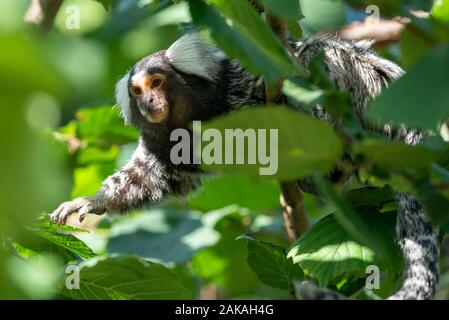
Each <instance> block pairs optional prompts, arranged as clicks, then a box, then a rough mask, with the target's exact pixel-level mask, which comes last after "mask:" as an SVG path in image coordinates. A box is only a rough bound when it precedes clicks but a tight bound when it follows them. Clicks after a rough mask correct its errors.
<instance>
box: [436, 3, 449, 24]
mask: <svg viewBox="0 0 449 320" xmlns="http://www.w3.org/2000/svg"><path fill="white" fill-rule="evenodd" d="M432 16H434V17H435V18H436V19H438V20H440V21H441V22H445V23H448V22H449V1H448V0H439V1H434V3H433V8H432Z"/></svg>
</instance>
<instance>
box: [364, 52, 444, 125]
mask: <svg viewBox="0 0 449 320" xmlns="http://www.w3.org/2000/svg"><path fill="white" fill-rule="evenodd" d="M448 60H449V47H447V46H446V47H438V48H435V49H434V50H432V51H431V52H430V53H429V54H428V55H426V57H425V58H424V59H422V60H421V61H420V62H419V63H418V64H417V65H416V66H414V67H413V68H412V69H411V70H410V71H409V72H408V73H407V74H406V75H405V76H403V77H402V78H401V79H399V80H397V81H396V82H394V83H392V84H391V86H390V87H389V88H388V90H385V91H384V92H383V94H382V95H381V96H379V97H378V98H377V99H375V100H374V101H373V103H372V105H371V106H370V107H369V108H368V111H367V116H368V118H369V119H371V120H372V121H374V122H376V123H393V124H394V125H397V126H399V125H401V124H405V125H406V126H408V127H417V128H422V129H430V130H437V129H438V127H439V126H440V125H441V124H442V123H443V122H444V121H445V120H447V118H448V117H449V91H448V90H447V88H449V64H448V63H447V61H448ZM430 75H431V80H430V78H429V77H430ZM417 88H419V90H417Z"/></svg>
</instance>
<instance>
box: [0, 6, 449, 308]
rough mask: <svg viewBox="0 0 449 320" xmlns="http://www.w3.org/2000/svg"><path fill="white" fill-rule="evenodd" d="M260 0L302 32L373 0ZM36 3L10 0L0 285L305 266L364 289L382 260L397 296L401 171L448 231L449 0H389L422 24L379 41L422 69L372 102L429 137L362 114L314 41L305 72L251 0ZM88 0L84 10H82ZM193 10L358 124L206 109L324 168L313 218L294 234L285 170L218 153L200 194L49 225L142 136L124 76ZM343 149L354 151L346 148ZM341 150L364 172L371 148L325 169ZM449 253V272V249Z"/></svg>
mask: <svg viewBox="0 0 449 320" xmlns="http://www.w3.org/2000/svg"><path fill="white" fill-rule="evenodd" d="M259 2H260V3H262V4H264V5H266V6H267V7H268V8H269V9H270V11H271V12H273V13H274V15H275V16H276V17H278V18H279V19H283V20H285V21H286V22H287V23H288V26H289V34H290V36H291V37H294V38H298V37H301V35H304V36H309V35H311V34H314V33H316V32H320V31H334V30H337V29H338V28H340V27H342V26H344V25H346V24H348V23H350V22H352V20H353V19H354V12H357V13H358V14H359V17H360V16H361V17H364V16H365V8H366V7H367V6H368V5H369V4H373V3H371V1H369V2H368V1H364V0H348V1H343V0H333V1H328V0H314V1H308V0H307V1H306V0H300V1H298V0H284V1H283V2H282V3H281V1H271V0H260V1H259ZM28 3H29V1H27V0H3V1H1V2H0V43H1V44H2V50H1V51H0V80H1V81H0V83H1V86H0V131H1V132H0V139H1V146H2V148H3V149H2V156H1V157H0V176H1V184H0V241H1V243H0V244H1V245H0V298H8V299H15V298H31V299H36V298H44V299H51V298H56V297H58V298H67V299H164V298H166V299H190V298H235V299H238V298H250V299H264V298H267V299H280V298H281V299H286V298H287V299H288V298H290V297H291V296H290V291H291V290H290V289H291V287H292V285H293V282H294V281H296V280H300V279H305V278H306V279H311V280H314V281H316V282H318V283H319V284H320V285H322V286H327V287H330V288H332V289H335V290H338V291H339V292H341V293H343V294H346V295H353V294H357V293H360V290H361V289H362V287H363V284H364V278H365V276H366V274H365V268H366V266H368V265H371V264H376V265H378V266H379V267H380V269H381V272H382V278H381V289H380V290H375V292H374V293H375V294H376V295H379V296H380V297H385V296H388V295H389V294H391V292H393V291H394V289H395V288H396V287H397V285H398V283H399V282H400V276H401V272H402V267H403V262H402V259H401V256H400V253H399V252H398V248H397V246H396V244H395V241H394V239H393V238H394V236H393V234H394V217H395V210H396V208H395V204H394V201H393V196H392V190H391V188H390V186H391V187H393V188H394V189H396V190H401V191H409V192H412V193H413V194H414V195H415V196H417V198H418V199H420V201H421V202H422V203H423V204H424V205H425V207H426V209H427V211H428V214H429V215H430V217H431V218H432V221H433V222H434V223H435V224H438V225H440V226H441V227H442V228H441V237H442V239H446V241H447V235H446V233H447V232H448V231H449V188H448V185H449V161H448V159H449V156H448V155H449V146H448V145H447V142H444V141H443V140H442V139H441V138H440V136H439V130H440V128H441V126H442V124H443V123H444V122H445V121H447V118H448V117H449V111H448V110H449V96H448V91H447V88H448V85H449V78H448V77H449V72H448V67H449V58H448V52H449V51H448V50H449V49H448V39H449V1H448V0H437V1H432V0H404V1H395V2H392V1H386V0H385V1H383V0H377V1H375V3H374V4H375V5H377V6H378V7H379V9H380V13H381V15H382V17H384V18H391V17H394V16H397V15H402V16H405V17H409V18H410V19H411V24H410V25H409V26H408V27H407V28H406V29H405V30H404V31H403V33H402V35H401V38H400V40H399V42H398V43H393V44H390V45H388V46H385V47H382V48H379V49H381V50H382V52H383V54H384V55H385V56H387V57H389V58H390V59H394V60H395V61H396V62H398V63H399V64H400V65H401V66H403V67H404V68H406V70H407V71H408V74H407V75H406V76H404V77H403V78H402V79H401V80H399V81H398V82H397V83H395V84H393V85H392V86H391V87H390V88H389V89H388V90H386V91H385V93H384V94H382V95H381V96H380V97H379V98H378V99H376V100H375V101H374V102H373V104H372V106H371V107H370V111H369V115H370V117H371V118H372V119H375V120H376V121H378V122H382V123H392V124H394V125H401V124H406V125H410V126H415V127H418V128H420V129H426V130H428V131H429V132H430V133H431V138H430V139H429V140H428V141H426V142H425V143H424V144H422V145H420V146H419V147H411V146H406V145H405V144H403V143H402V142H392V141H385V139H383V138H379V137H378V136H377V135H376V134H373V133H370V132H366V131H364V130H363V129H361V128H360V126H359V125H358V124H357V121H355V120H354V119H355V115H354V114H353V113H352V111H351V108H350V106H349V103H348V99H347V96H346V95H345V94H342V93H338V92H337V91H336V90H335V88H334V87H333V86H332V85H331V84H330V82H329V81H328V79H327V78H326V76H324V75H323V72H322V71H323V65H322V62H320V61H319V59H316V61H314V62H313V66H312V68H311V75H310V76H309V77H305V76H304V73H303V71H302V70H301V69H300V68H299V67H297V66H296V65H295V63H294V61H293V59H292V58H291V57H290V55H289V54H288V52H287V51H286V50H285V49H284V47H283V45H282V44H281V41H279V40H278V39H277V37H276V36H275V35H274V33H273V32H272V31H271V30H270V28H269V27H268V26H267V24H266V23H265V21H264V19H262V18H261V17H260V15H258V13H257V12H256V11H255V10H254V9H253V8H252V7H251V6H250V5H248V4H246V3H242V2H241V1H234V0H233V1H230V0H204V1H203V0H188V1H187V0H186V1H181V2H179V3H175V2H173V1H169V0H102V1H94V0H66V1H64V3H63V6H62V7H61V8H60V10H59V12H58V14H57V16H56V19H55V25H54V27H53V28H52V30H51V31H49V32H48V33H43V32H42V31H41V30H39V28H38V27H37V26H33V25H31V24H28V23H25V22H24V21H23V17H24V14H25V11H26V8H27V5H28ZM73 8H76V9H77V10H79V13H80V16H79V17H80V21H79V28H70V24H68V21H72V20H70V19H72V18H73V12H74V11H73ZM411 10H426V11H428V12H429V17H428V18H417V17H416V16H414V15H412V14H411ZM68 19H69V20H68ZM72 22H73V21H72ZM194 27H199V28H201V29H202V30H203V32H204V33H208V34H209V35H210V38H211V41H214V42H216V43H217V44H218V45H219V46H220V47H221V48H222V49H223V50H224V51H225V52H226V53H227V54H228V55H229V56H230V57H232V58H237V59H239V60H240V61H241V62H242V63H243V64H244V65H245V66H246V67H247V68H249V69H250V70H251V71H252V72H254V73H256V74H259V75H261V76H264V78H265V79H266V80H267V81H268V82H276V80H278V79H280V78H285V79H286V80H285V81H284V82H283V86H282V90H283V92H284V93H285V94H286V95H287V96H288V98H289V104H291V105H293V106H295V107H296V108H297V109H298V110H304V111H308V110H310V108H311V107H312V106H314V105H315V104H316V103H320V104H323V105H324V106H325V107H327V108H329V112H330V113H331V114H332V115H333V116H335V117H337V118H340V119H341V123H342V128H339V129H338V130H334V129H333V128H331V127H330V126H329V125H327V124H324V123H321V122H318V121H317V120H314V119H312V118H311V117H310V116H308V115H305V114H302V113H299V112H294V111H289V110H286V109H283V108H280V107H276V108H273V107H268V106H267V107H262V108H260V107H259V108H253V109H245V110H243V111H241V112H238V113H234V114H232V115H228V116H226V117H222V118H220V119H214V120H213V121H212V122H210V123H209V124H208V126H213V127H218V128H222V129H223V128H235V127H236V128H237V127H238V128H247V127H251V128H254V127H256V128H271V127H272V126H275V127H276V128H279V129H280V138H279V140H280V141H282V144H281V145H280V151H281V152H280V154H279V156H280V161H279V163H280V168H279V169H280V170H279V174H280V175H279V177H276V178H282V179H289V178H290V179H293V178H297V177H303V176H306V175H314V176H315V178H316V181H317V182H318V186H319V187H320V190H321V191H322V194H323V196H324V200H323V199H320V198H318V197H315V196H311V195H305V196H304V197H305V199H304V203H305V208H306V212H307V214H308V215H309V217H310V218H311V220H312V222H313V223H314V225H313V226H312V228H311V229H310V230H308V232H307V233H306V234H305V235H304V236H302V237H301V238H299V239H298V240H297V242H296V243H295V244H293V245H290V244H289V243H288V241H287V239H286V235H285V231H284V226H283V220H282V211H281V208H280V205H279V203H278V198H279V187H278V182H277V181H276V180H275V179H274V178H273V177H271V179H263V180H260V179H258V174H255V172H254V170H252V168H250V167H246V166H243V167H231V168H226V167H224V168H223V167H220V168H218V169H221V173H217V174H216V175H215V176H213V177H210V178H208V179H205V181H204V183H203V186H202V188H201V189H200V190H197V191H195V192H193V193H191V194H190V195H189V196H188V198H187V199H175V198H168V199H166V200H165V201H164V202H162V203H159V204H157V205H155V206H152V207H149V208H148V209H145V210H142V211H139V212H134V213H133V214H131V215H127V216H121V217H112V218H103V219H101V221H99V218H98V217H89V218H88V219H87V222H86V223H85V224H84V225H83V227H84V228H85V229H86V230H84V229H81V228H76V227H68V226H53V225H50V223H49V222H48V219H47V217H46V214H47V213H49V212H51V211H52V210H53V209H54V208H55V207H56V206H57V205H58V204H59V203H60V202H62V201H65V200H67V199H69V198H74V197H78V196H85V195H92V194H94V193H95V192H96V190H97V189H98V187H99V186H100V185H101V182H102V181H103V180H104V179H105V178H106V177H107V176H108V175H110V174H111V173H113V172H114V170H116V169H118V168H120V167H121V166H122V165H123V164H124V163H125V162H126V160H127V159H129V158H130V156H131V154H132V152H133V150H134V149H135V147H136V140H137V138H138V134H137V132H136V130H135V129H134V128H131V127H125V126H124V125H123V122H122V120H121V119H120V117H119V115H118V110H117V108H116V107H114V101H113V92H114V85H115V83H116V82H117V80H118V79H119V78H120V77H121V75H123V74H124V73H125V72H126V71H127V70H129V68H130V67H131V66H132V65H133V64H134V63H135V62H136V61H137V60H138V59H140V58H142V57H143V56H145V55H148V54H151V53H152V52H154V51H157V50H160V49H165V48H167V47H168V46H169V45H170V44H171V43H172V42H173V41H174V40H175V39H177V38H178V37H179V36H180V35H182V33H183V32H184V31H186V30H191V29H192V28H194ZM267 119H269V120H267ZM270 126H271V127H270ZM348 136H349V137H350V138H351V139H349V140H350V142H348V139H347V138H348ZM343 150H345V151H346V152H349V153H350V154H351V155H352V158H353V163H349V162H348V161H345V160H342V159H341V155H342V153H343ZM333 166H337V167H339V168H340V169H341V170H343V172H346V173H351V174H352V173H353V172H352V171H351V170H353V168H354V166H357V168H358V169H359V170H358V175H357V177H355V176H354V178H353V179H352V180H351V181H350V182H349V183H347V184H346V185H344V186H341V185H340V184H335V185H332V184H330V183H329V182H327V181H326V180H324V179H323V178H322V176H321V175H322V174H325V173H326V172H327V171H328V170H329V169H330V168H332V167H333ZM38 217H40V218H38ZM75 218H76V217H75ZM71 222H75V220H71ZM242 235H243V236H242ZM237 238H239V240H237V241H236V239H237ZM442 255H443V258H442V265H441V270H442V272H443V276H442V279H446V278H447V274H448V272H447V271H448V269H449V265H448V263H447V257H448V253H447V252H445V251H444V250H442ZM68 265H77V266H79V267H80V268H81V273H80V275H81V288H80V289H79V290H77V289H74V290H69V289H68V288H67V287H66V286H65V281H66V279H67V277H68V275H70V273H66V271H67V270H66V267H67V266H68ZM166 292H171V294H167V293H166ZM447 292H448V289H447V284H446V287H445V286H444V283H442V286H441V291H440V293H439V297H440V298H445V299H447V298H448V296H447ZM366 295H367V296H369V293H366ZM360 296H361V295H360Z"/></svg>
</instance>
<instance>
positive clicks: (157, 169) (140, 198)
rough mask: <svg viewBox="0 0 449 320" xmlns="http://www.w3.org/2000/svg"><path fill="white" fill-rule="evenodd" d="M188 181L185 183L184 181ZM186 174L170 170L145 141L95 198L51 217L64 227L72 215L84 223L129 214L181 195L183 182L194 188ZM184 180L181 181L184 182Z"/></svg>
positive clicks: (70, 203) (61, 209) (62, 207)
mask: <svg viewBox="0 0 449 320" xmlns="http://www.w3.org/2000/svg"><path fill="white" fill-rule="evenodd" d="M182 178H184V179H182ZM192 179H194V177H193V176H191V179H190V180H189V179H186V174H183V173H182V172H179V171H176V170H173V168H168V167H167V164H166V163H164V162H162V161H160V160H159V159H158V157H156V156H155V155H154V154H153V153H151V152H150V151H149V150H148V149H147V148H146V147H145V144H144V143H143V141H142V140H141V141H140V142H139V146H138V148H137V149H136V151H135V152H134V154H133V156H132V158H131V160H130V161H129V162H128V163H127V164H126V165H125V166H124V167H123V168H122V169H121V170H119V171H118V172H116V173H115V174H113V175H111V176H110V177H108V178H107V179H106V180H105V181H104V182H103V185H102V187H101V188H100V190H99V191H98V192H97V194H96V195H95V196H93V197H81V198H77V199H75V200H73V201H68V202H64V203H63V204H61V205H60V206H59V207H58V208H57V209H56V210H55V211H54V212H53V214H52V215H51V217H50V219H51V221H52V222H53V223H61V224H64V223H66V222H67V219H68V218H69V216H70V215H72V214H74V213H76V212H78V214H79V219H80V221H83V220H84V218H85V217H86V215H87V214H88V213H93V214H98V215H101V214H104V213H106V212H108V213H126V212H129V211H131V210H133V209H137V208H140V207H142V206H144V205H145V204H150V203H154V202H157V201H159V200H161V199H162V197H163V196H164V195H165V194H167V193H175V194H180V193H183V190H180V189H179V188H176V186H177V185H179V184H180V182H182V183H184V184H183V186H184V187H185V188H187V187H189V186H191V185H192V182H193V181H192ZM180 180H181V181H180Z"/></svg>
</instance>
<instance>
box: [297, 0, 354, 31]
mask: <svg viewBox="0 0 449 320" xmlns="http://www.w3.org/2000/svg"><path fill="white" fill-rule="evenodd" d="M300 4H301V9H302V14H303V15H304V17H305V18H304V19H302V20H301V21H300V24H301V27H302V28H303V30H305V31H307V33H308V34H314V33H316V32H322V31H334V30H337V29H339V28H341V27H343V26H344V25H345V24H346V13H345V8H344V3H343V1H341V0H300Z"/></svg>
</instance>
